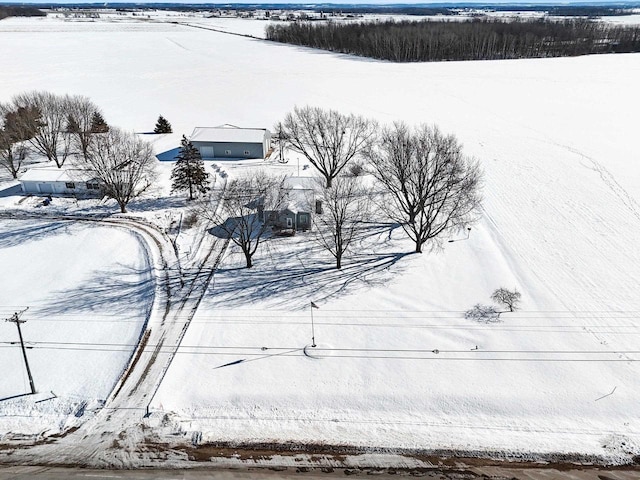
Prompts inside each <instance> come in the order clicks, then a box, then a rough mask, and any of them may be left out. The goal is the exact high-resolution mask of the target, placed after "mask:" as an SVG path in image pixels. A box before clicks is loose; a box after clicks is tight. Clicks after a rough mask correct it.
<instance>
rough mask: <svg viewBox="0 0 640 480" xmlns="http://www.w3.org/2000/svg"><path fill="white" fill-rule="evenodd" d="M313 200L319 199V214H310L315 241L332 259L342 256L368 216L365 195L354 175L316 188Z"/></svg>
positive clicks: (367, 197) (340, 265) (338, 178)
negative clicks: (316, 193) (320, 207)
mask: <svg viewBox="0 0 640 480" xmlns="http://www.w3.org/2000/svg"><path fill="white" fill-rule="evenodd" d="M318 190H319V193H318V197H317V200H320V201H321V202H322V214H318V213H316V214H315V215H314V216H313V222H314V225H315V227H316V228H315V233H316V240H317V241H318V243H319V244H320V245H321V246H322V247H323V248H324V249H325V250H327V251H328V252H330V253H331V255H333V257H334V258H335V259H336V268H338V269H340V268H342V259H343V257H344V255H345V254H346V253H347V251H348V250H349V248H350V247H351V244H352V243H353V241H354V240H355V239H356V237H357V235H358V233H359V232H360V231H361V228H362V226H363V223H364V221H366V220H367V218H368V215H369V204H370V202H369V195H368V192H366V191H365V190H364V188H363V187H362V184H361V182H360V179H359V178H358V177H347V176H339V177H336V178H334V181H333V182H332V184H331V186H330V187H327V188H324V189H322V188H320V189H318Z"/></svg>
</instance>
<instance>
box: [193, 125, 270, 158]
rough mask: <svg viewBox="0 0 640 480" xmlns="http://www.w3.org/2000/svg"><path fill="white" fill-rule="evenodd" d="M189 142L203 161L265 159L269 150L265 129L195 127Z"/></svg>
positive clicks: (229, 126)
mask: <svg viewBox="0 0 640 480" xmlns="http://www.w3.org/2000/svg"><path fill="white" fill-rule="evenodd" d="M190 141H191V143H192V144H193V146H194V147H196V148H197V149H198V151H199V152H200V156H201V157H202V159H203V160H218V159H234V160H237V159H245V158H265V157H266V156H267V155H268V153H269V150H270V149H271V133H270V132H269V130H267V129H266V128H240V127H236V126H235V125H221V126H219V127H196V128H195V129H194V130H193V133H192V134H191V138H190Z"/></svg>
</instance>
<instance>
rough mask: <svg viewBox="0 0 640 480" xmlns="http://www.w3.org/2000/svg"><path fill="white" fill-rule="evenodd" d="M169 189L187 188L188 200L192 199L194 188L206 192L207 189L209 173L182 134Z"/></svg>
mask: <svg viewBox="0 0 640 480" xmlns="http://www.w3.org/2000/svg"><path fill="white" fill-rule="evenodd" d="M171 182H172V183H171V191H172V192H173V191H175V190H188V191H189V200H193V193H194V190H195V191H198V192H200V193H206V192H207V191H208V190H209V174H208V173H207V172H205V169H204V162H203V161H202V158H201V157H200V152H199V151H198V149H197V148H196V147H194V146H193V144H192V143H191V142H190V141H189V140H187V137H185V136H184V135H183V136H182V141H181V142H180V153H179V154H178V160H177V161H176V164H175V165H174V167H173V170H172V171H171Z"/></svg>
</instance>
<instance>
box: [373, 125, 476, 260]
mask: <svg viewBox="0 0 640 480" xmlns="http://www.w3.org/2000/svg"><path fill="white" fill-rule="evenodd" d="M366 157H368V159H369V161H370V162H371V165H372V167H373V174H374V175H375V177H376V178H377V179H378V181H379V182H380V183H381V184H382V185H383V186H384V189H385V190H386V191H387V193H388V195H389V196H390V197H391V201H389V202H386V201H385V202H383V204H382V208H384V209H385V210H386V211H387V213H388V215H389V216H390V218H391V219H392V220H393V221H395V222H397V223H399V224H400V225H401V226H402V228H403V229H404V231H405V232H406V233H407V235H408V236H409V237H410V238H411V239H412V240H413V242H414V243H415V251H416V252H417V253H421V252H422V249H423V246H424V244H425V243H426V242H428V241H430V240H437V238H438V237H439V236H441V235H442V234H443V233H446V232H448V231H450V230H452V229H456V228H459V227H460V226H461V225H467V224H469V223H470V222H472V221H473V219H474V217H475V214H476V212H477V209H478V207H479V205H480V202H481V199H480V188H481V179H482V172H481V169H480V166H479V165H478V162H477V161H475V160H472V159H470V158H468V157H466V156H464V155H463V154H462V149H461V145H460V144H459V143H458V140H457V139H456V137H455V136H453V135H444V134H442V133H441V132H440V130H438V128H437V127H430V126H425V125H423V126H420V127H418V128H415V129H412V128H409V127H408V126H407V125H406V124H404V123H395V124H394V125H393V126H392V127H391V128H385V129H384V130H383V131H382V133H381V135H380V138H379V140H378V142H377V143H376V145H375V146H374V147H373V148H370V149H368V150H367V151H366Z"/></svg>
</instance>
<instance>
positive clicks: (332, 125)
mask: <svg viewBox="0 0 640 480" xmlns="http://www.w3.org/2000/svg"><path fill="white" fill-rule="evenodd" d="M279 130H280V131H281V132H282V135H284V136H285V137H286V139H287V142H288V145H289V146H290V147H291V148H292V149H293V150H294V151H296V152H298V153H301V154H302V155H304V156H305V157H306V158H307V160H309V162H310V163H311V165H313V166H314V167H315V168H316V169H317V170H318V171H319V172H320V174H322V176H323V177H324V178H325V181H326V186H327V188H328V187H331V182H332V181H333V179H334V178H336V177H337V176H338V175H339V174H340V172H341V171H342V169H344V167H345V166H346V165H347V164H348V163H349V161H350V160H351V159H352V158H354V157H355V156H356V155H358V154H360V153H361V152H362V151H363V150H365V149H366V148H367V147H368V146H369V144H370V142H371V140H372V138H373V136H374V134H375V131H376V124H375V122H372V121H370V120H367V119H365V118H363V117H359V116H355V115H343V114H342V113H340V112H337V111H335V110H324V109H322V108H318V107H309V106H306V107H300V108H298V107H295V108H294V109H293V113H288V114H287V115H286V117H285V119H284V123H283V124H282V128H281V129H279Z"/></svg>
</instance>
